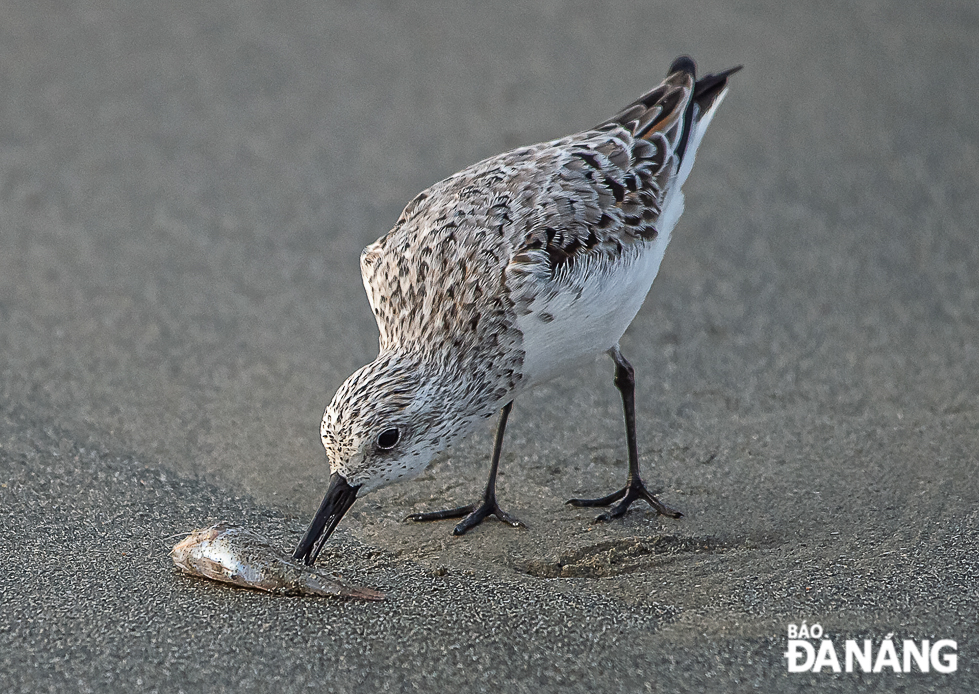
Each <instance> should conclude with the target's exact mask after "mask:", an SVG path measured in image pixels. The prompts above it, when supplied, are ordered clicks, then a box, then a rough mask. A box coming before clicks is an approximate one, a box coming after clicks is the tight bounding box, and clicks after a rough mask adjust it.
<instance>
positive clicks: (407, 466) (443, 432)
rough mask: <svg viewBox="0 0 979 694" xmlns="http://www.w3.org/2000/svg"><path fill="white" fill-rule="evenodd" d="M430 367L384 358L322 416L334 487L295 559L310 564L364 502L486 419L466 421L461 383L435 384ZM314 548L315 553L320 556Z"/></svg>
mask: <svg viewBox="0 0 979 694" xmlns="http://www.w3.org/2000/svg"><path fill="white" fill-rule="evenodd" d="M428 371H429V370H428V369H427V368H426V367H425V365H423V364H419V363H417V362H412V361H410V360H407V359H399V358H398V356H397V355H393V354H387V355H384V354H382V355H381V356H379V357H378V358H377V359H376V360H375V361H373V362H371V363H370V364H368V365H367V366H364V367H362V368H361V369H359V370H357V371H355V372H354V373H353V375H351V376H350V378H348V379H347V380H346V381H345V382H344V383H343V385H342V386H340V389H339V390H337V393H336V395H334V396H333V400H332V401H331V402H330V405H329V406H328V407H327V408H326V412H325V413H324V414H323V423H322V425H321V428H320V433H321V436H322V441H323V447H324V448H325V449H326V455H327V458H328V459H329V461H330V472H331V476H330V486H329V489H328V490H327V493H326V496H325V497H324V499H323V503H322V504H321V505H320V508H319V511H317V513H316V516H315V517H314V519H313V522H312V523H311V524H310V526H309V529H308V530H307V531H306V535H305V537H304V538H303V539H302V541H301V542H300V544H299V547H298V549H297V550H296V552H295V555H294V556H295V558H296V559H303V560H304V561H306V563H307V564H312V563H313V562H314V561H315V560H316V556H317V555H318V554H319V551H320V549H321V548H322V547H323V544H324V543H325V542H326V540H327V538H329V536H330V534H332V532H333V530H334V529H335V528H336V526H337V524H338V523H339V522H340V519H341V518H342V517H343V514H344V513H346V512H347V510H348V509H349V508H350V506H351V505H352V504H353V502H354V500H355V499H356V498H357V497H358V496H363V495H364V494H366V493H368V492H370V491H373V490H375V489H377V488H379V487H383V486H384V485H387V484H390V483H391V482H398V481H401V480H406V479H411V478H412V477H415V476H416V475H418V474H420V473H421V472H422V471H423V470H424V469H425V467H427V466H428V464H429V463H430V462H431V460H432V458H433V457H434V456H435V455H436V454H438V453H439V452H440V451H442V450H444V449H445V448H446V447H447V446H449V445H450V444H451V443H452V442H453V441H455V440H457V439H458V438H460V437H461V436H464V435H465V434H467V433H469V431H470V430H471V429H472V426H473V425H474V424H475V422H476V421H477V420H478V419H479V416H478V414H476V413H467V412H466V411H465V410H466V407H465V398H462V399H461V401H460V399H459V398H458V397H457V396H458V395H459V393H460V390H464V388H462V389H460V387H459V386H460V385H461V384H460V383H459V382H458V381H448V382H447V381H446V379H444V378H443V379H436V378H433V377H431V376H430V375H429V374H428ZM314 545H315V549H314Z"/></svg>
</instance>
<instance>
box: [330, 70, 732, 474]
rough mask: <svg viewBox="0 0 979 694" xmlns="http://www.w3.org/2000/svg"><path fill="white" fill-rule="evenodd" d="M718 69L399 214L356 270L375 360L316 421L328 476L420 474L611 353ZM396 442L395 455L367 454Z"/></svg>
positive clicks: (719, 90) (675, 206)
mask: <svg viewBox="0 0 979 694" xmlns="http://www.w3.org/2000/svg"><path fill="white" fill-rule="evenodd" d="M675 65H680V63H677V64H675ZM726 74H727V73H724V74H723V75H721V76H720V77H715V76H708V77H707V78H704V80H701V81H700V82H697V81H696V80H695V78H694V72H693V67H692V63H690V64H689V67H686V64H685V63H684V64H682V65H681V67H678V68H677V69H675V70H674V71H672V72H671V74H670V75H669V76H668V77H667V79H666V80H665V81H664V82H663V83H662V84H660V85H659V86H657V87H656V88H655V89H654V90H652V91H651V92H649V93H647V94H646V95H644V96H643V97H642V98H640V99H639V100H637V101H636V102H634V103H633V104H631V105H630V106H628V107H627V108H626V109H624V110H623V111H622V112H620V113H619V114H618V115H617V116H616V117H614V118H612V119H610V120H609V121H606V122H604V123H602V124H600V125H599V126H597V127H595V128H593V129H590V130H586V131H584V132H581V133H578V134H575V135H571V136H569V137H564V138H562V139H558V140H553V141H551V142H545V143H540V144H536V145H531V146H527V147H521V148H518V149H515V150H512V151H510V152H506V153H503V154H500V155H498V156H495V157H492V158H490V159H486V160H485V161H482V162H479V163H477V164H474V165H472V166H470V167H468V168H466V169H464V170H462V171H460V172H459V173H457V174H455V175H453V176H450V177H449V178H447V179H445V180H443V181H440V182H439V183H436V184H435V185H433V186H432V187H430V188H429V189H427V190H425V191H424V192H422V193H421V194H419V195H418V196H417V197H416V198H415V199H414V200H412V201H411V202H410V203H409V204H408V205H407V207H406V208H405V210H404V212H403V213H402V215H401V217H400V219H398V221H397V223H396V224H395V226H394V228H393V229H392V230H391V231H390V232H388V233H387V234H386V235H384V236H383V237H381V238H380V239H378V240H377V241H376V242H374V243H372V244H371V245H370V246H368V247H367V248H366V249H365V250H364V252H363V255H362V257H361V271H362V274H363V279H364V286H365V288H366V290H367V294H368V298H369V300H370V304H371V307H372V309H373V312H374V315H375V318H376V319H377V324H378V328H379V331H380V353H379V355H378V357H377V359H376V360H375V361H373V362H372V363H370V364H368V365H367V366H365V367H363V368H361V369H360V370H358V371H357V372H356V373H354V374H353V375H352V376H351V377H350V378H349V379H348V380H347V381H346V382H345V383H344V384H343V385H342V386H341V387H340V389H339V390H338V392H337V394H336V395H335V396H334V398H333V401H332V402H331V403H330V405H329V407H328V408H327V410H326V413H325V414H324V419H323V426H322V436H323V443H324V446H325V447H326V450H327V453H328V455H329V458H330V463H331V468H332V470H333V471H334V472H338V473H340V474H341V475H343V477H344V478H345V479H347V480H348V481H349V482H350V484H351V485H355V484H357V485H362V486H363V487H364V491H369V490H370V489H372V488H375V487H377V486H381V485H383V484H385V483H388V482H391V481H395V480H397V479H401V478H406V477H410V476H412V475H414V474H417V473H418V472H420V471H421V470H422V469H423V468H424V467H425V465H427V463H428V462H429V460H430V459H431V457H432V456H433V455H434V454H435V453H437V452H438V451H439V450H442V449H444V448H445V447H446V446H448V445H450V444H451V443H452V442H453V441H455V440H457V439H458V438H459V437H461V436H464V435H466V434H468V433H469V432H470V431H471V430H472V428H473V427H474V426H475V424H476V423H477V422H478V421H479V420H481V419H482V418H485V417H488V416H490V415H492V414H493V413H494V412H495V411H497V410H498V409H499V408H500V407H501V406H502V405H504V404H505V403H507V402H509V401H511V400H512V399H513V398H514V397H515V396H516V395H517V394H518V393H519V392H521V391H522V390H525V389H526V388H529V387H532V386H534V385H536V384H537V383H539V382H540V381H542V380H546V379H547V378H550V377H552V376H553V375H555V374H556V373H560V372H564V371H566V370H567V369H569V368H571V367H573V366H574V365H575V364H576V363H578V362H580V361H581V360H582V359H583V358H588V357H590V356H592V355H595V354H599V353H601V352H603V351H606V350H608V349H611V348H613V347H614V346H615V345H616V344H617V342H618V339H619V337H620V336H621V334H622V332H623V331H624V330H625V328H626V327H627V326H628V324H629V323H630V322H631V321H632V318H633V317H634V316H635V312H636V311H637V310H638V309H639V306H640V305H641V304H642V300H643V298H644V297H645V294H646V292H647V291H648V289H649V285H650V284H651V283H652V281H653V278H654V277H655V275H656V271H657V269H658V267H659V262H660V259H661V258H662V254H663V252H664V251H665V248H666V244H667V242H668V240H669V235H670V231H671V230H672V228H673V225H674V224H675V223H676V220H677V218H678V217H679V214H680V212H681V211H682V207H683V197H682V193H680V190H679V187H680V184H682V179H683V178H685V177H686V173H688V172H689V162H688V161H687V158H688V157H689V159H690V161H692V156H693V152H694V151H695V149H696V145H697V144H698V143H699V137H700V136H701V135H702V134H703V129H704V128H706V124H707V122H709V120H710V117H711V116H712V115H713V113H714V109H715V108H716V106H717V104H718V103H719V101H720V98H721V97H723V94H724V91H725V90H724V86H725V85H724V80H723V78H724V77H726ZM711 79H714V80H715V82H714V83H712V84H711V85H708V86H709V88H705V87H704V85H705V84H707V82H708V81H709V80H711ZM701 125H702V127H699V126H701ZM392 430H396V431H397V435H396V438H397V445H396V446H394V447H392V448H391V449H388V448H386V447H382V446H380V445H379V444H378V437H379V435H380V434H381V433H382V432H384V431H392Z"/></svg>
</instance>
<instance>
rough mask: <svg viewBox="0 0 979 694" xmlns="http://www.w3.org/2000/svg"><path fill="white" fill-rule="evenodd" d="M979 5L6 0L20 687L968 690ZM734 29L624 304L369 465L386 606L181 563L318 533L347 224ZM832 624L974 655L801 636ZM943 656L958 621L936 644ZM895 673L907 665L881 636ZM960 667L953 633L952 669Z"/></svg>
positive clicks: (351, 535)
mask: <svg viewBox="0 0 979 694" xmlns="http://www.w3.org/2000/svg"><path fill="white" fill-rule="evenodd" d="M977 45H979V9H977V7H976V6H975V3H974V2H966V1H964V0H963V1H961V2H956V1H951V2H946V3H942V4H941V9H940V10H938V9H937V8H936V7H931V6H929V5H927V4H922V3H915V2H909V1H906V0H901V1H899V2H891V3H885V4H874V3H870V4H857V5H854V4H853V3H844V2H828V3H816V4H812V5H807V6H801V5H800V6H792V7H791V8H790V7H788V6H786V5H785V4H784V3H776V2H747V1H744V2H733V3H731V2H718V1H713V2H699V1H698V2H688V3H685V4H683V6H682V7H681V6H676V5H669V4H655V3H654V4H652V5H649V4H648V3H640V2H622V3H610V4H609V6H607V7H599V6H597V5H596V4H593V3H581V2H572V3H567V2H550V1H548V2H542V3H537V4H535V5H533V8H532V9H531V8H529V7H528V8H523V9H519V10H518V9H513V8H509V7H507V8H504V7H503V6H502V5H501V6H499V7H497V6H496V4H493V3H483V4H479V5H474V6H471V7H463V6H462V5H460V4H458V3H449V2H440V3H425V4H423V5H419V6H401V5H400V4H398V3H383V2H369V3H329V4H328V3H317V2H304V1H298V0H297V1H295V2H293V1H288V2H280V3H269V2H260V1H258V0H242V1H240V2H235V3H230V2H209V3H206V4H205V5H202V4H200V3H197V2H187V1H184V0H179V1H178V2H175V3H166V4H161V3H151V2H141V1H140V2H133V1H127V2H120V1H115V2H114V1H112V0H91V1H90V2H84V3H71V4H69V5H67V6H64V7H62V6H55V5H51V6H49V5H46V4H44V5H39V4H36V3H6V4H5V5H4V6H3V7H2V8H0V87H2V89H0V93H2V97H0V528H2V530H3V532H2V533H0V565H2V566H3V567H4V568H3V569H2V570H0V595H2V596H3V603H4V608H3V609H2V610H0V682H2V683H3V686H2V689H3V690H4V691H8V692H31V693H33V692H42V691H45V692H46V691H52V692H66V691H77V692H124V691H125V692H130V691H147V692H154V691H159V692H188V693H189V692H197V691H207V692H225V691H227V692H236V693H240V692H243V691H273V690H274V691H277V692H282V693H285V692H298V691H305V690H307V689H312V690H318V691H327V692H379V691H394V692H416V691H417V692H433V691H444V692H449V691H471V692H482V691H485V692H534V693H535V694H540V693H542V692H548V693H549V692H558V691H560V692H570V693H576V692H606V691H618V692H647V691H662V692H667V691H670V692H673V691H691V692H734V691H763V692H795V691H800V690H802V689H810V690H812V691H829V692H854V691H859V692H893V691H905V692H918V691H943V692H973V691H976V690H977V689H979V665H977V662H979V661H977V660H976V654H977V653H979V628H977V619H979V559H977V552H979V510H977V509H979V506H977V502H979V475H977V474H976V470H977V464H979V453H977V450H979V404H977V403H979V378H977V374H979V243H977V231H976V220H977V219H979V196H977V191H979V119H977V118H976V113H977V111H979V90H977V89H976V81H977V78H979V53H977V51H976V46H977ZM685 53H686V54H690V55H691V56H693V57H694V58H695V59H696V61H697V63H698V66H699V68H700V69H701V71H703V72H710V71H716V70H721V69H724V68H728V67H732V66H734V65H737V64H743V65H744V69H743V70H742V71H741V72H740V73H738V74H737V75H735V76H734V77H732V79H731V91H730V94H729V95H728V98H727V100H726V101H725V103H724V104H723V105H722V107H721V109H720V111H719V113H718V114H717V117H716V118H715V120H714V122H713V124H712V125H711V128H710V130H709V132H708V133H707V135H706V137H705V138H704V142H703V144H702V146H701V149H700V151H699V153H698V157H697V164H696V166H695V167H694V170H693V173H692V175H691V177H690V179H689V181H688V182H687V184H686V186H685V192H686V196H687V198H686V212H685V213H684V215H683V217H682V218H681V220H680V223H679V225H678V226H677V228H676V230H675V231H674V234H673V240H672V242H671V244H670V248H669V250H668V251H667V254H666V258H665V260H664V262H663V265H662V269H661V271H660V275H659V277H658V279H657V280H656V282H655V284H654V285H653V289H652V291H651V293H650V295H649V298H648V299H647V301H646V304H645V306H644V307H643V309H642V310H641V311H640V313H639V316H638V317H637V318H636V320H635V322H634V323H633V325H632V327H631V328H630V329H629V331H628V332H627V333H626V335H625V337H624V339H623V341H622V350H623V353H624V354H625V355H626V356H627V357H628V358H629V360H630V361H631V362H632V363H633V365H634V366H635V367H636V375H637V382H638V383H637V410H638V429H639V448H640V454H641V455H642V459H643V466H644V467H643V470H644V478H645V479H646V480H647V482H648V483H649V485H650V488H651V489H653V490H655V491H656V492H657V494H658V496H659V498H660V499H661V500H662V501H663V502H664V503H666V504H668V505H669V506H672V507H674V508H677V509H679V510H681V511H682V512H683V513H684V518H682V519H680V520H671V519H667V518H663V517H657V516H655V514H654V513H653V512H651V511H650V510H648V509H646V508H645V507H642V506H641V505H639V504H636V505H635V506H634V507H633V508H632V510H630V511H629V513H628V514H627V515H626V517H625V518H624V519H621V520H618V521H615V522H611V523H604V524H595V523H593V522H592V519H593V518H594V516H595V515H596V511H595V510H594V509H577V508H572V507H569V506H566V505H565V504H564V502H565V501H566V500H567V499H569V498H572V497H579V496H595V495H601V494H604V493H607V492H608V491H611V490H612V489H614V488H618V487H620V486H621V484H622V480H623V479H624V477H625V471H626V462H625V461H626V450H625V440H624V433H623V423H622V413H621V403H620V400H619V397H618V393H617V391H616V390H615V388H614V387H613V385H612V365H611V362H610V361H609V360H608V359H607V358H602V359H598V360H596V361H595V363H594V364H588V365H586V367H585V368H583V369H581V370H580V372H578V373H573V374H568V375H567V376H566V377H564V378H562V379H560V380H556V381H553V382H551V383H549V384H547V385H544V386H542V387H540V388H538V389H537V390H535V391H533V392H532V393H530V394H528V395H526V396H523V397H521V398H519V399H518V400H517V401H516V403H515V405H514V408H513V412H512V414H511V416H510V420H509V426H508V430H507V439H506V443H505V447H504V451H503V457H502V463H501V473H500V479H499V499H500V503H501V505H502V506H503V507H504V508H505V509H506V510H508V511H510V512H512V513H513V514H514V515H516V516H517V517H518V518H520V519H521V520H523V521H524V522H526V524H527V528H526V529H514V528H510V527H508V526H506V525H504V524H501V523H498V522H496V521H494V520H489V521H487V522H486V523H484V524H482V525H481V526H480V527H478V528H476V529H475V530H473V531H472V532H470V533H469V534H467V535H466V536H464V537H453V536H452V535H451V531H452V526H453V523H452V522H442V523H431V524H411V523H405V522H403V520H402V519H403V518H404V517H405V516H406V515H407V514H409V513H413V512H419V511H427V510H434V509H437V508H443V507H446V506H450V505H460V504H464V503H468V502H470V501H472V500H473V499H474V498H475V497H476V496H477V495H478V494H479V493H480V491H481V490H482V486H483V484H484V481H485V475H486V472H487V469H488V464H489V455H490V452H491V446H492V433H493V431H492V422H488V423H487V426H486V427H485V428H484V429H482V430H480V431H479V432H477V433H476V434H475V435H474V436H473V437H471V438H470V439H469V440H467V441H466V442H465V443H464V444H462V445H461V446H458V447H455V448H453V449H451V450H450V451H449V452H448V453H446V454H444V455H442V456H440V457H439V458H438V459H437V460H436V461H435V463H434V464H433V465H432V466H431V467H430V468H429V469H428V470H427V471H426V472H425V473H424V474H423V475H422V476H421V477H420V478H418V479H417V480H414V481H411V482H408V483H404V484H400V485H394V486H391V487H388V488H385V489H383V490H380V491H378V492H376V493H374V494H371V495H369V496H366V497H364V498H363V499H360V500H358V501H357V503H356V504H355V505H354V507H353V509H352V510H351V511H350V512H349V513H348V514H347V516H346V517H345V518H344V520H343V522H342V523H341V525H340V527H339V529H338V530H337V532H336V534H335V536H334V537H333V538H332V539H331V541H330V543H329V545H327V547H326V549H325V550H324V551H323V553H322V555H321V557H320V559H319V563H320V564H322V565H323V566H325V567H328V568H330V569H332V570H334V571H337V572H339V573H340V574H341V575H342V576H343V580H345V581H350V582H351V583H356V584H359V585H367V586H372V587H376V588H378V589H379V590H382V591H383V592H385V593H386V594H387V596H388V599H387V600H386V601H385V602H382V603H364V602H342V601H337V600H331V599H328V598H322V599H320V598H276V597H271V596H268V595H265V594H261V593H258V592H254V591H247V590H241V589H234V588H230V587H225V586H222V585H218V584H215V583H210V582H206V581H202V580H196V579H193V578H190V577H187V576H183V575H180V574H179V572H178V571H177V570H176V569H175V568H174V566H173V564H172V562H171V561H170V558H169V556H168V552H169V549H170V547H171V546H172V545H173V544H174V543H175V542H177V541H178V540H179V539H180V538H181V537H182V536H183V534H185V533H187V532H189V531H190V530H192V529H194V528H200V527H204V526H207V525H209V524H211V523H213V522H215V521H218V520H229V521H234V522H238V523H242V524H244V525H246V526H247V527H250V528H253V529H255V530H257V531H260V532H262V533H263V534H266V535H269V536H271V537H272V538H273V539H275V540H276V541H278V542H280V543H281V546H283V547H292V546H294V545H295V544H296V542H297V541H298V539H299V537H300V536H301V534H302V532H303V531H304V530H305V528H306V524H307V523H308V521H309V520H310V518H311V517H312V515H313V513H314V511H315V510H316V507H317V505H318V504H319V501H320V499H321V498H322V495H323V492H324V491H325V489H326V486H327V480H328V478H329V474H330V471H329V467H328V463H327V461H326V458H325V456H324V454H323V451H322V448H321V446H320V443H319V429H318V428H319V421H320V417H321V415H322V412H323V408H324V407H325V406H326V404H327V403H328V402H329V401H330V398H331V397H332V395H333V393H334V391H335V390H336V388H337V387H338V386H339V385H340V383H342V382H343V380H344V379H345V378H346V377H347V376H348V375H349V374H350V373H351V372H352V371H353V370H354V369H356V368H358V367H359V366H361V365H362V364H364V363H366V362H369V361H370V360H371V359H373V358H374V356H375V354H376V351H377V328H376V326H375V324H374V320H373V317H372V315H371V312H370V308H369V305H368V303H367V299H366V296H365V294H364V289H363V285H362V283H361V278H360V270H359V266H358V258H359V254H360V251H361V249H362V248H363V247H364V246H365V245H367V244H368V243H370V242H371V241H373V240H374V239H375V238H377V237H378V236H379V235H381V234H383V233H385V232H386V231H387V230H388V229H389V228H390V227H391V226H392V225H393V224H394V222H395V221H396V219H397V217H398V215H399V213H400V211H401V209H402V208H403V206H404V205H405V204H406V203H407V202H408V201H409V200H411V199H412V198H413V197H414V196H415V195H416V194H417V193H418V192H419V191H421V190H422V189H424V188H426V187H427V186H429V185H431V184H432V183H434V182H436V181H438V180H440V179H442V178H444V177H446V176H448V175H450V174H452V173H453V172H455V171H457V170H458V169H460V168H462V167H464V166H467V165H468V164H471V163H473V162H475V161H478V160H480V159H482V158H485V157H487V156H491V155H493V154H496V153H498V152H501V151H503V150H505V149H508V148H512V147H516V146H518V145H522V144H529V143H534V142H538V141H541V140H547V139H552V138H556V137H559V136H562V135H566V134H569V133H572V132H575V131H577V130H581V129H584V128H587V127H589V126H591V125H594V124H596V123H598V122H600V121H602V120H604V119H605V118H607V117H609V116H610V115H612V114H613V113H614V111H615V110H616V109H617V108H619V107H621V106H624V105H626V104H627V103H629V102H630V101H631V100H633V99H634V98H636V97H637V96H639V95H640V94H641V93H643V92H644V91H646V90H647V89H649V88H650V87H651V86H653V85H655V84H656V83H657V82H658V81H659V80H660V79H661V78H662V77H663V76H664V75H665V72H666V69H667V67H668V66H669V64H670V62H671V61H672V60H673V59H674V58H675V57H676V56H678V55H680V54H685ZM803 622H805V623H806V624H807V625H810V626H811V625H814V624H818V625H819V626H820V630H821V632H822V636H821V637H820V638H819V639H812V640H811V643H812V644H813V645H814V646H815V648H816V649H817V650H818V649H819V648H820V643H821V641H823V640H828V641H830V642H832V643H833V644H834V645H835V648H836V652H837V653H838V654H839V655H840V665H841V666H842V665H843V661H842V654H843V652H844V643H845V642H846V641H847V640H853V641H855V642H858V643H862V642H863V640H865V639H869V640H870V641H871V645H872V646H873V653H875V654H877V653H879V652H880V648H881V647H882V643H883V641H884V640H885V639H886V638H887V637H889V636H892V637H893V641H894V643H895V644H896V646H897V655H898V657H899V658H900V656H901V646H902V644H904V643H905V641H911V642H913V643H914V644H918V645H920V644H921V643H922V642H923V640H928V641H929V643H930V644H935V643H936V642H938V641H940V640H952V641H954V642H955V644H956V646H955V653H956V655H957V662H956V666H955V668H954V670H952V671H950V672H942V671H941V669H940V668H938V667H930V668H929V672H920V668H919V667H914V668H911V671H909V672H904V671H902V672H895V671H894V670H895V668H893V667H889V666H887V665H886V663H885V666H884V667H883V668H881V671H878V672H860V671H857V672H850V673H848V672H845V671H844V672H840V673H838V674H837V673H834V672H832V668H831V667H828V666H826V667H822V668H821V669H820V670H819V671H815V672H814V671H806V672H790V671H789V666H790V660H789V659H787V658H786V657H785V653H786V651H787V648H789V641H790V639H789V629H790V627H796V628H797V627H798V626H800V625H801V624H802V623H803ZM932 662H934V661H932ZM897 669H901V670H903V667H901V668H897ZM946 669H947V668H946Z"/></svg>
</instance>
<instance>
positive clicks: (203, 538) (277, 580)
mask: <svg viewBox="0 0 979 694" xmlns="http://www.w3.org/2000/svg"><path fill="white" fill-rule="evenodd" d="M170 556H171V557H172V558H173V563H174V564H176V565H177V568H179V569H180V570H181V571H183V572H184V573H187V574H190V575H191V576H199V577H203V578H210V579H212V580H215V581H222V582H224V583H231V584H233V585H236V586H242V587H245V588H255V589H257V590H264V591H266V592H269V593H275V594H277V595H330V596H335V597H343V598H359V599H362V600H383V599H384V594H383V593H381V592H379V591H376V590H373V589H371V588H363V587H360V586H347V585H344V584H342V583H340V582H339V581H338V580H337V579H336V577H335V576H333V575H332V574H329V573H326V572H324V571H318V570H316V569H313V568H312V567H309V566H305V565H303V564H301V563H299V562H296V561H293V560H292V559H289V558H287V557H286V556H285V555H283V554H282V553H281V552H279V551H278V550H277V549H276V548H275V547H273V546H272V545H271V544H270V543H269V541H268V540H266V539H265V538H264V537H262V536H261V535H258V534H257V533H254V532H252V531H251V530H248V529H246V528H243V527H241V526H238V525H234V524H231V523H218V524H216V525H212V526H211V527H210V528H205V529H202V530H194V531H193V532H191V533H190V535H188V536H187V537H185V538H184V539H183V540H181V541H180V542H178V543H177V544H176V545H175V546H174V548H173V549H172V550H171V551H170Z"/></svg>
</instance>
